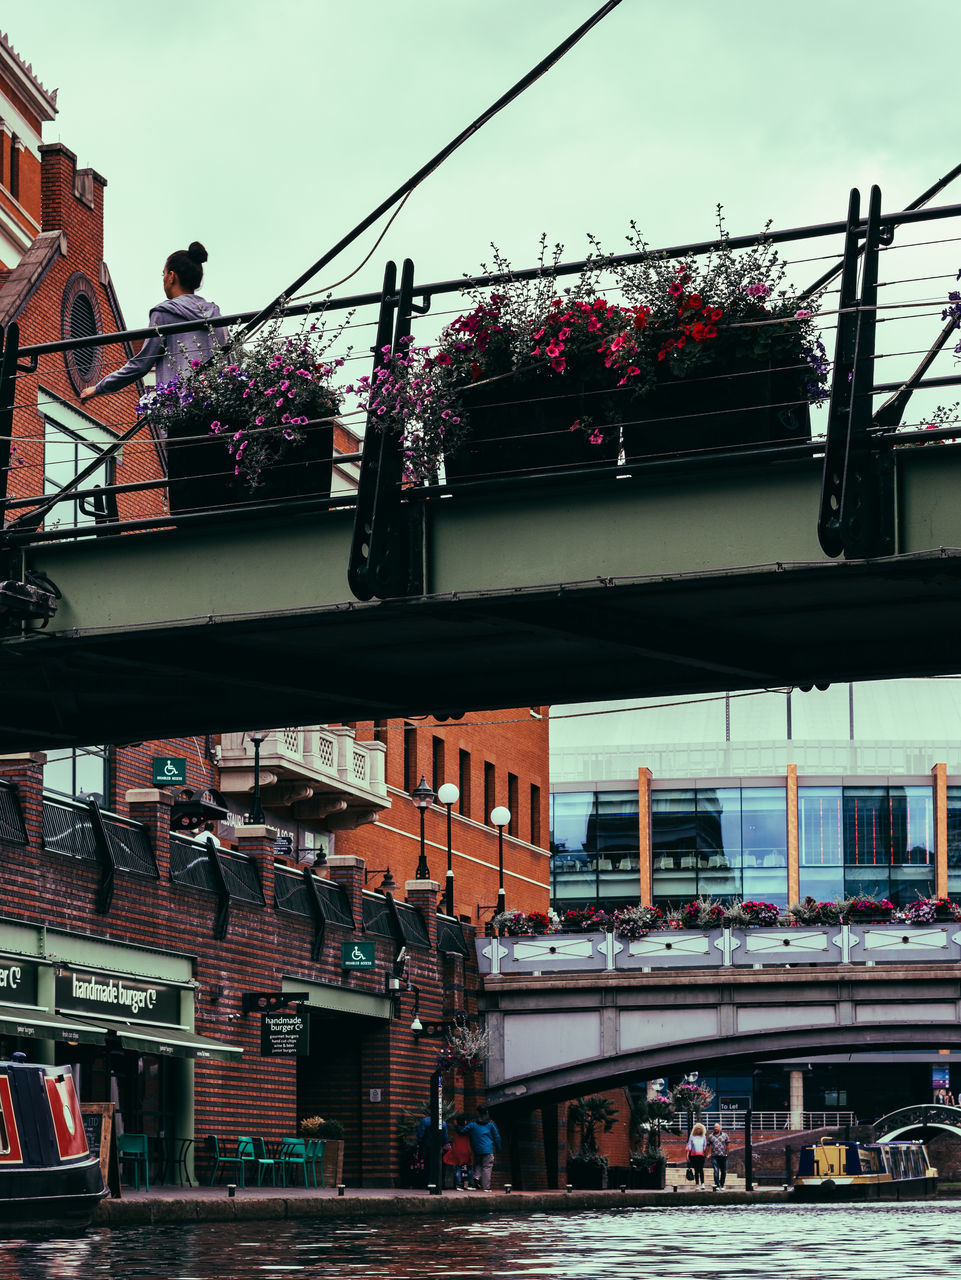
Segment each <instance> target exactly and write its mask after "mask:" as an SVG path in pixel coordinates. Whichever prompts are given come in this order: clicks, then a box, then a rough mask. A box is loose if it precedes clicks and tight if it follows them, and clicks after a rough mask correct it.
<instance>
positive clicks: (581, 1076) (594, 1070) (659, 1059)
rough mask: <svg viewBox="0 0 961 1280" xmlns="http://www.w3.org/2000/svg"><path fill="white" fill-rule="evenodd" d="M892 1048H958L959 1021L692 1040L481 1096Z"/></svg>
mask: <svg viewBox="0 0 961 1280" xmlns="http://www.w3.org/2000/svg"><path fill="white" fill-rule="evenodd" d="M897 1049H903V1050H911V1049H915V1050H917V1049H955V1050H956V1049H961V1026H954V1027H937V1028H932V1027H919V1026H916V1025H910V1024H907V1023H905V1024H904V1025H903V1026H886V1027H884V1028H883V1029H877V1028H873V1029H871V1030H870V1031H866V1030H865V1029H864V1028H859V1029H857V1030H854V1029H852V1028H850V1027H848V1028H844V1027H833V1028H823V1027H821V1028H813V1029H810V1030H808V1031H792V1032H787V1031H784V1032H763V1033H758V1034H755V1035H748V1036H743V1037H730V1038H719V1039H705V1040H692V1041H687V1042H684V1043H682V1044H676V1045H666V1046H661V1047H658V1048H656V1049H649V1050H646V1051H643V1050H642V1051H638V1052H635V1053H625V1054H621V1055H618V1056H617V1057H615V1058H613V1059H611V1058H608V1059H605V1060H603V1061H595V1062H585V1063H578V1064H572V1065H568V1066H564V1067H559V1068H557V1069H556V1070H554V1071H544V1072H540V1073H537V1074H534V1075H532V1076H530V1077H529V1078H526V1079H525V1080H524V1082H523V1084H522V1085H521V1084H519V1083H510V1082H508V1083H504V1084H495V1085H491V1084H490V1083H489V1084H488V1086H487V1090H486V1096H487V1100H488V1102H489V1104H490V1105H491V1106H501V1105H505V1104H508V1103H523V1104H524V1105H526V1106H534V1107H536V1106H540V1105H541V1104H543V1103H549V1102H560V1101H563V1100H564V1099H566V1098H574V1097H579V1096H580V1095H582V1094H585V1093H597V1092H600V1091H602V1090H604V1089H614V1088H618V1087H621V1086H625V1085H629V1084H636V1083H637V1082H638V1081H639V1080H653V1079H656V1078H657V1077H658V1076H676V1075H678V1074H680V1073H681V1072H682V1071H689V1070H692V1069H694V1068H696V1069H697V1070H698V1071H700V1072H701V1073H702V1074H711V1073H712V1072H714V1071H726V1070H729V1069H733V1068H737V1067H751V1066H754V1065H756V1064H758V1063H761V1062H770V1061H772V1060H777V1059H781V1058H798V1057H803V1056H805V1055H809V1056H811V1057H816V1056H818V1055H819V1054H824V1053H866V1052H870V1051H872V1050H873V1051H876V1052H879V1053H881V1052H890V1051H892V1050H897Z"/></svg>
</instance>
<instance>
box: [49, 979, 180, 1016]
mask: <svg viewBox="0 0 961 1280" xmlns="http://www.w3.org/2000/svg"><path fill="white" fill-rule="evenodd" d="M57 1006H58V1008H60V1009H61V1010H64V1009H69V1010H71V1011H72V1012H74V1013H92V1014H100V1015H108V1016H113V1017H114V1018H125V1019H127V1021H129V1022H137V1021H143V1022H165V1023H170V1024H172V1025H173V1026H176V1025H178V1024H179V1022H180V990H179V988H178V987H171V986H167V985H166V984H165V983H162V982H145V981H143V980H142V979H139V978H127V977H124V976H123V975H122V974H111V973H96V972H93V973H91V972H84V971H83V970H80V969H63V970H61V972H60V973H59V974H58V975H57Z"/></svg>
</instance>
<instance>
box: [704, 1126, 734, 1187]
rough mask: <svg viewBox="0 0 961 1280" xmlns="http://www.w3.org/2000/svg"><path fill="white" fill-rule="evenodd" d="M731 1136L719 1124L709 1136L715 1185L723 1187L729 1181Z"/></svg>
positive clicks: (708, 1142)
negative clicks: (728, 1167) (728, 1164)
mask: <svg viewBox="0 0 961 1280" xmlns="http://www.w3.org/2000/svg"><path fill="white" fill-rule="evenodd" d="M730 1141H731V1135H730V1134H729V1133H725V1132H724V1130H723V1129H722V1128H721V1126H720V1125H719V1124H715V1125H714V1128H713V1129H712V1130H711V1132H710V1133H709V1134H708V1138H707V1146H708V1150H709V1151H710V1153H711V1167H712V1169H713V1170H714V1185H715V1186H716V1187H723V1186H724V1183H725V1182H726V1180H727V1149H728V1146H729V1145H730Z"/></svg>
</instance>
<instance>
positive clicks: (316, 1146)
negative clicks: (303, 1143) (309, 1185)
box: [307, 1138, 327, 1187]
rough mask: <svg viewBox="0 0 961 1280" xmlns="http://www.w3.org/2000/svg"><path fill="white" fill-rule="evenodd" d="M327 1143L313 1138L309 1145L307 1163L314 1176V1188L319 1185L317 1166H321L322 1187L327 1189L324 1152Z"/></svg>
mask: <svg viewBox="0 0 961 1280" xmlns="http://www.w3.org/2000/svg"><path fill="white" fill-rule="evenodd" d="M326 1148H327V1143H326V1141H325V1140H324V1139H323V1138H311V1139H310V1141H309V1142H308V1143H307V1163H308V1164H309V1165H310V1171H311V1173H312V1174H313V1175H314V1186H315V1187H316V1185H317V1165H318V1164H319V1165H320V1185H321V1186H322V1187H326V1185H327V1183H326V1182H325V1181H324V1151H325V1150H326Z"/></svg>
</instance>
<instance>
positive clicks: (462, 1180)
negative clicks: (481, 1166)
mask: <svg viewBox="0 0 961 1280" xmlns="http://www.w3.org/2000/svg"><path fill="white" fill-rule="evenodd" d="M466 1125H467V1117H466V1116H465V1115H464V1113H463V1112H462V1111H459V1112H458V1113H457V1115H456V1116H454V1124H453V1132H452V1133H451V1135H450V1143H449V1145H448V1147H447V1150H446V1151H445V1152H444V1164H445V1165H447V1166H448V1167H449V1168H451V1169H452V1170H453V1174H454V1189H455V1190H456V1191H466V1190H467V1188H468V1184H469V1182H470V1175H471V1164H472V1153H471V1149H470V1141H469V1140H468V1138H467V1135H466V1133H465V1132H464V1129H465V1127H466Z"/></svg>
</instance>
